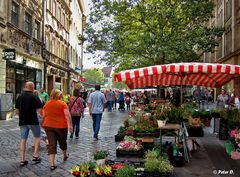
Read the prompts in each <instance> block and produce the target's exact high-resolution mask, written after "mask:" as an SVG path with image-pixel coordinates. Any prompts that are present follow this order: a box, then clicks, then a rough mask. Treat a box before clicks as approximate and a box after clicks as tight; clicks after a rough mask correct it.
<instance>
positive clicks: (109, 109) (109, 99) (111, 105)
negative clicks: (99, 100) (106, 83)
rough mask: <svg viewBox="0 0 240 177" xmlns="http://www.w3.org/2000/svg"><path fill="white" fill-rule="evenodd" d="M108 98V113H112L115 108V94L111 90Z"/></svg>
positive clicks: (107, 95)
mask: <svg viewBox="0 0 240 177" xmlns="http://www.w3.org/2000/svg"><path fill="white" fill-rule="evenodd" d="M106 98H107V103H108V105H107V108H108V112H112V107H113V103H114V102H113V101H114V93H113V92H112V90H111V89H110V90H109V91H108V92H107V94H106Z"/></svg>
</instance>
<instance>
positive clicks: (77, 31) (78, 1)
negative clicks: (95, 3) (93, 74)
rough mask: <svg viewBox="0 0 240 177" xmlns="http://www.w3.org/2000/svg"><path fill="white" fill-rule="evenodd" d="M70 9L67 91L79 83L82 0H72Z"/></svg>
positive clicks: (81, 44)
mask: <svg viewBox="0 0 240 177" xmlns="http://www.w3.org/2000/svg"><path fill="white" fill-rule="evenodd" d="M70 8H71V10H72V16H71V24H70V37H69V44H70V46H69V67H70V77H69V82H70V87H69V91H70V93H72V91H73V89H74V88H75V87H76V86H77V85H79V82H80V75H81V73H82V66H83V63H82V61H83V42H82V41H81V37H82V36H83V27H84V23H85V21H86V20H85V15H84V11H85V4H84V1H83V0H72V1H71V3H70Z"/></svg>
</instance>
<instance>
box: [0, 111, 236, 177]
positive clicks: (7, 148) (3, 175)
mask: <svg viewBox="0 0 240 177" xmlns="http://www.w3.org/2000/svg"><path fill="white" fill-rule="evenodd" d="M126 116H127V112H125V113H124V112H118V111H116V112H112V113H108V112H105V113H104V115H103V119H102V122H101V129H100V134H99V136H100V140H99V141H94V140H93V138H92V134H93V133H92V121H91V119H90V117H89V115H88V113H87V112H86V113H85V118H84V119H82V120H81V128H80V138H79V139H75V138H73V139H68V152H69V155H70V156H69V159H68V160H67V161H66V162H63V160H62V154H61V151H60V149H58V154H57V166H58V168H57V169H56V170H55V171H50V168H49V162H48V156H47V150H46V147H45V145H44V143H41V148H40V156H41V158H42V162H41V163H39V164H33V163H31V156H32V153H33V137H32V134H31V133H30V136H29V139H28V144H27V150H26V159H27V160H28V161H29V162H30V163H29V164H28V165H27V166H26V167H19V140H20V133H19V127H18V119H17V118H14V119H12V120H10V121H3V120H2V121H0V147H1V151H0V152H1V153H0V177H70V176H71V175H70V174H69V169H70V168H71V167H73V166H74V165H76V164H80V163H81V162H83V161H86V160H88V159H89V158H91V157H92V154H93V153H94V152H95V151H96V150H97V149H106V150H108V151H109V152H110V156H109V158H110V159H116V152H115V149H116V146H117V144H116V142H115V141H114V135H115V134H116V133H117V131H118V128H119V127H120V126H121V125H122V123H123V120H124V119H125V118H126ZM206 130H207V129H205V131H206ZM207 132H208V133H206V136H204V137H203V138H197V141H198V143H199V144H200V148H198V150H197V151H194V152H192V153H191V157H190V162H189V163H186V164H185V165H184V167H178V168H174V173H173V175H172V176H171V177H220V176H221V177H227V176H229V177H235V176H236V177H239V175H240V174H239V170H238V169H240V162H237V161H234V160H231V159H230V157H228V156H226V154H225V152H224V147H223V142H222V141H219V140H218V139H217V138H216V137H215V136H214V135H213V134H210V133H209V131H208V130H207ZM210 132H212V131H210ZM118 159H119V160H122V159H126V158H118ZM127 159H129V160H139V159H137V158H129V157H127ZM218 159H219V160H218ZM224 164H228V165H227V168H226V166H225V165H224ZM216 170H217V174H215V173H214V172H215V171H216ZM221 170H228V171H229V170H233V171H234V173H235V174H231V175H230V174H220V173H218V171H221Z"/></svg>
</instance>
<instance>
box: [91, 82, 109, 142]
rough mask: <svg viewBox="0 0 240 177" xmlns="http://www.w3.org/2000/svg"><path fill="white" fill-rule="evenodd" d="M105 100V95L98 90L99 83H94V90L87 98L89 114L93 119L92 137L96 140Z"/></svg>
mask: <svg viewBox="0 0 240 177" xmlns="http://www.w3.org/2000/svg"><path fill="white" fill-rule="evenodd" d="M106 102H107V100H106V98H105V95H104V94H103V93H102V92H100V85H95V91H94V92H92V93H91V94H90V96H89V98H88V108H89V114H90V116H91V117H92V119H93V132H94V135H93V138H94V139H95V140H98V133H99V130H100V122H101V119H102V114H103V111H104V104H105V103H106Z"/></svg>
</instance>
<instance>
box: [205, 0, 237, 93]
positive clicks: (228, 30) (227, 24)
mask: <svg viewBox="0 0 240 177" xmlns="http://www.w3.org/2000/svg"><path fill="white" fill-rule="evenodd" d="M215 3H216V7H215V11H214V18H212V19H210V21H209V23H208V25H211V26H220V27H223V28H224V29H225V32H224V34H223V35H222V37H220V38H219V39H218V40H219V46H218V47H216V49H215V52H214V53H204V54H203V56H202V60H203V61H204V62H213V63H214V62H217V63H225V64H237V65H240V42H239V41H240V0H215ZM233 88H235V89H236V90H238V91H239V93H240V79H235V80H233V81H231V82H230V83H229V84H227V85H226V89H227V90H228V91H230V90H231V89H233Z"/></svg>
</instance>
